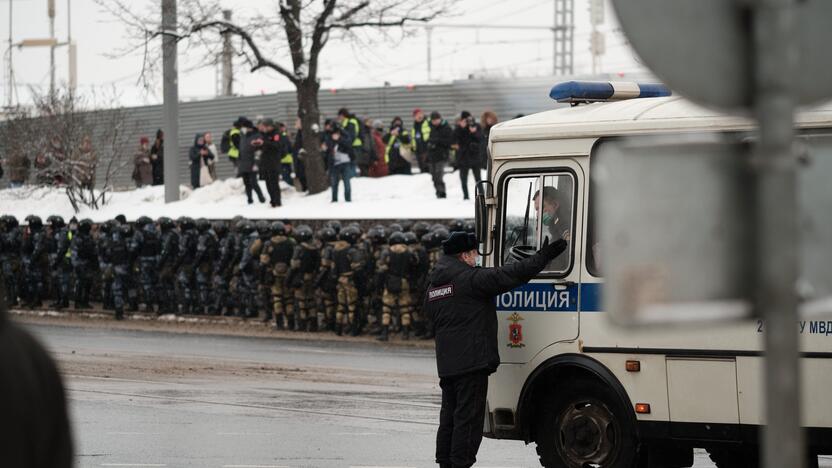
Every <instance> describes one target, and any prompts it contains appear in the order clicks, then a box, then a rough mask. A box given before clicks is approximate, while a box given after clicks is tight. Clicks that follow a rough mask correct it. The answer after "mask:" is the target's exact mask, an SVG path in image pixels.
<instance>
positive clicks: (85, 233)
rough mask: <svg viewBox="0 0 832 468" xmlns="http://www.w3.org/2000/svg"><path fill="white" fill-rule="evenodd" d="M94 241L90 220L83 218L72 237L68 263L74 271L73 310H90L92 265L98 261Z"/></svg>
mask: <svg viewBox="0 0 832 468" xmlns="http://www.w3.org/2000/svg"><path fill="white" fill-rule="evenodd" d="M96 250H97V249H96V244H95V239H93V238H92V220H90V219H87V218H84V219H82V220H81V222H80V223H78V234H76V235H75V236H74V237H72V243H71V244H70V261H71V264H72V268H73V269H74V270H75V308H76V309H89V308H90V292H91V291H90V290H91V289H92V273H93V265H95V262H96V261H97V259H98V252H97V251H96Z"/></svg>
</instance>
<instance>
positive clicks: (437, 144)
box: [428, 120, 454, 163]
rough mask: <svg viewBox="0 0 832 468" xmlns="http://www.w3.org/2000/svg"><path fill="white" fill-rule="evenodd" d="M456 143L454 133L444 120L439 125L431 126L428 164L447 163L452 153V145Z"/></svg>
mask: <svg viewBox="0 0 832 468" xmlns="http://www.w3.org/2000/svg"><path fill="white" fill-rule="evenodd" d="M453 142H454V131H453V130H452V129H451V126H450V125H448V121H446V120H443V121H442V122H440V123H439V125H437V126H434V125H433V124H431V125H430V139H428V162H432V163H436V162H445V161H447V160H448V158H449V156H450V153H451V145H452V144H453Z"/></svg>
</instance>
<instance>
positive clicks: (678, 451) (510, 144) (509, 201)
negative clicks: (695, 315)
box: [476, 82, 832, 468]
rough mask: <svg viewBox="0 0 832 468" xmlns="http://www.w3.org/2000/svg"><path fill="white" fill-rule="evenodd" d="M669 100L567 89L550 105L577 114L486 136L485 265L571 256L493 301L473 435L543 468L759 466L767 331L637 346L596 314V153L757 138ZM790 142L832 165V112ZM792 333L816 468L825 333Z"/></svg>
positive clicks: (648, 91) (480, 211)
mask: <svg viewBox="0 0 832 468" xmlns="http://www.w3.org/2000/svg"><path fill="white" fill-rule="evenodd" d="M669 94H670V93H669V92H666V90H663V88H662V87H661V86H649V85H638V84H635V83H632V84H626V83H597V82H589V83H587V82H569V83H565V84H560V85H558V86H556V87H555V88H553V90H552V95H553V97H555V98H557V99H558V100H562V101H571V102H573V103H575V102H582V103H588V104H586V105H573V106H572V107H568V108H562V109H557V110H552V111H548V112H542V113H538V114H534V115H530V116H526V117H522V118H518V119H515V120H511V121H508V122H504V123H501V124H499V125H497V126H495V127H494V128H493V129H492V130H491V135H490V141H489V147H488V148H489V152H490V157H489V166H488V179H487V180H486V181H484V182H482V183H481V184H480V185H478V187H477V197H476V212H477V231H478V236H479V239H480V241H481V250H482V251H481V252H480V253H481V254H482V255H483V265H484V266H488V267H494V266H500V265H505V264H507V263H509V262H512V261H516V260H517V259H518V258H523V257H524V256H527V255H529V254H530V253H531V252H534V251H535V250H536V249H537V248H538V247H539V246H540V245H541V242H542V241H543V239H546V238H548V239H550V240H551V239H555V238H559V237H562V238H565V239H567V240H568V241H569V248H568V249H567V251H566V252H564V253H563V254H561V255H560V256H559V257H558V258H556V259H555V260H554V261H553V262H552V264H550V265H549V266H548V267H547V268H546V269H545V270H544V271H543V273H541V274H540V275H539V277H537V278H536V279H534V280H533V281H531V282H530V283H529V284H527V285H524V286H522V287H520V288H518V289H515V290H514V291H511V292H508V293H505V294H503V295H501V296H499V297H497V298H496V303H497V318H498V330H499V331H498V339H499V347H500V357H501V365H500V367H499V369H498V370H497V372H496V373H495V374H493V375H492V376H491V378H490V381H489V389H488V400H487V412H486V420H485V425H484V433H485V436H486V437H491V438H497V439H516V440H521V441H524V442H526V443H531V442H534V443H535V444H536V447H537V452H538V454H539V456H540V462H541V464H542V465H544V466H547V467H568V468H583V467H589V466H601V467H630V466H647V465H646V464H645V462H646V461H648V460H649V466H664V467H674V466H679V467H681V466H690V465H691V464H692V457H693V448H695V447H698V448H704V449H706V450H707V451H708V453H709V454H710V457H711V459H712V460H713V461H714V462H715V463H716V465H717V466H718V467H720V468H726V467H745V466H757V465H758V456H757V452H758V449H759V447H758V446H757V443H758V437H759V436H760V428H761V425H762V424H764V420H763V402H764V395H763V392H764V385H763V358H762V357H761V355H762V353H761V351H762V349H763V335H762V332H763V327H764V324H763V323H762V322H761V321H748V322H729V323H727V324H725V323H723V324H720V325H719V326H701V325H700V326H690V327H688V328H685V327H674V328H667V329H660V330H656V329H651V330H649V331H647V330H639V329H632V328H630V327H628V328H621V327H616V326H614V325H612V324H610V323H609V320H608V318H607V317H605V316H606V314H605V313H604V310H603V309H602V302H601V300H600V295H601V291H602V288H603V282H604V279H603V278H604V277H603V271H604V270H603V258H604V255H603V251H602V250H601V248H600V245H599V242H598V229H597V226H595V225H594V216H593V215H592V214H593V211H594V207H593V194H594V193H595V192H594V188H593V158H594V157H596V155H597V154H598V152H599V151H602V150H603V148H604V145H605V144H607V143H608V142H611V141H614V140H615V139H618V138H621V137H624V136H635V135H638V136H643V135H648V136H649V135H671V136H672V135H682V134H686V133H711V134H713V133H717V134H720V133H721V134H733V135H738V134H739V135H742V134H746V135H753V131H754V127H753V123H752V121H750V120H747V119H742V118H738V117H729V116H724V115H721V114H719V113H717V112H715V111H711V110H708V109H705V108H702V107H699V106H696V105H694V104H692V103H690V102H688V101H686V100H684V99H681V98H679V97H675V96H669ZM662 95H668V96H666V97H646V98H640V97H644V96H662ZM637 97H639V98H640V99H624V98H637ZM595 101H603V102H595ZM797 126H798V137H799V138H800V139H801V140H803V141H804V142H806V143H807V144H808V147H809V148H810V152H814V153H815V156H817V157H818V158H832V131H830V127H832V107H826V108H819V109H813V110H811V111H806V112H803V113H801V114H800V115H799V116H798V117H797ZM827 160H829V161H832V159H827ZM606 178H607V179H606V180H607V182H612V183H613V184H615V183H620V184H630V183H638V181H634V180H621V181H616V180H615V174H607V175H606ZM646 196H649V194H646ZM601 222H603V221H601ZM797 327H798V331H799V332H800V340H801V350H802V359H801V361H802V370H803V374H802V375H803V386H802V391H803V397H802V411H803V414H802V424H803V426H805V427H806V428H807V432H806V436H807V440H808V442H809V445H810V451H811V454H810V464H809V466H817V455H818V454H830V453H832V403H830V400H829V395H830V391H832V359H830V358H832V337H830V336H829V335H830V333H832V322H828V321H825V320H810V319H805V320H804V319H803V318H801V319H800V322H799V324H797Z"/></svg>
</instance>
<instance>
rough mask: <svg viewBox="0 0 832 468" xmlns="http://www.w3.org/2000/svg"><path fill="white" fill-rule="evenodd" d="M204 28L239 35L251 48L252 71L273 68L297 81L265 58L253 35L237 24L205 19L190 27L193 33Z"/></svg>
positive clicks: (290, 74)
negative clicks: (252, 58)
mask: <svg viewBox="0 0 832 468" xmlns="http://www.w3.org/2000/svg"><path fill="white" fill-rule="evenodd" d="M205 29H216V30H218V31H219V32H220V33H221V34H222V33H228V34H234V35H236V36H239V37H240V38H242V39H243V41H245V43H246V45H247V46H248V48H249V49H250V50H251V53H252V54H253V55H254V59H255V61H254V63H253V64H252V67H251V71H252V72H255V71H257V70H259V69H261V68H269V69H271V70H274V71H276V72H278V73H280V74H281V75H283V76H284V77H286V78H287V79H288V80H289V81H291V82H292V83H294V84H296V83H297V81H298V79H297V77H296V76H295V74H294V73H292V72H291V71H289V70H287V69H286V68H284V67H283V66H281V65H279V64H278V63H276V62H273V61H272V60H269V59H267V58H266V57H264V56H263V53H262V52H261V51H260V47H259V46H258V45H257V43H256V41H255V40H254V37H252V35H251V34H249V33H248V32H247V31H245V30H244V29H243V28H241V27H239V26H237V25H236V24H233V23H229V22H227V21H219V20H214V21H207V22H204V23H198V24H196V25H195V26H193V27H192V28H191V31H192V32H193V33H198V32H200V31H203V30H205ZM189 35H190V34H189Z"/></svg>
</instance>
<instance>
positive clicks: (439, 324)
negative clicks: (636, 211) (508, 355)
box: [425, 232, 567, 468]
mask: <svg viewBox="0 0 832 468" xmlns="http://www.w3.org/2000/svg"><path fill="white" fill-rule="evenodd" d="M566 245H567V244H566V241H565V240H563V239H560V240H558V241H557V242H555V243H553V244H549V243H548V242H547V243H544V245H543V247H542V248H541V249H540V250H539V251H538V252H537V253H536V254H534V255H532V256H530V257H528V258H525V259H523V260H521V261H518V262H515V263H511V264H509V265H505V266H503V267H501V268H477V267H476V266H475V265H476V262H477V257H478V254H477V239H476V236H475V235H473V234H469V233H465V232H453V233H451V235H450V237H449V238H448V239H447V240H446V241H444V242H443V243H442V249H443V251H444V253H445V255H444V256H442V258H440V259H439V262H438V263H437V265H436V267H435V268H434V269H433V271H432V272H431V274H430V278H429V279H430V284H429V285H428V288H427V291H426V293H425V311H426V313H427V314H428V315H429V316H430V317H431V318H432V319H433V327H434V333H435V335H436V367H437V369H438V373H439V386H440V388H441V389H442V409H441V410H440V413H439V430H438V432H437V436H436V462H437V463H438V464H439V466H440V467H441V468H445V467H448V468H450V467H454V468H455V467H470V466H471V465H473V464H474V462H475V461H476V455H477V451H478V450H479V446H480V442H481V441H482V422H483V418H484V417H485V398H486V393H487V391H488V376H489V375H490V374H492V373H494V371H496V370H497V366H498V365H499V364H500V355H499V353H498V351H497V312H496V307H495V305H494V304H495V302H494V296H497V295H499V294H502V293H504V292H507V291H510V290H512V289H514V288H516V287H518V286H520V285H522V284H524V283H526V282H528V281H529V280H530V279H532V278H533V277H534V276H536V275H537V274H538V273H540V272H541V271H542V270H543V269H544V268H545V267H546V265H547V264H548V263H549V262H550V261H551V260H552V259H554V258H555V257H557V256H558V255H560V254H561V253H562V252H563V251H564V250H566Z"/></svg>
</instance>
